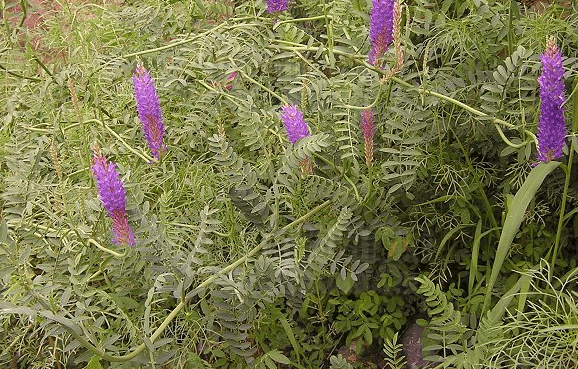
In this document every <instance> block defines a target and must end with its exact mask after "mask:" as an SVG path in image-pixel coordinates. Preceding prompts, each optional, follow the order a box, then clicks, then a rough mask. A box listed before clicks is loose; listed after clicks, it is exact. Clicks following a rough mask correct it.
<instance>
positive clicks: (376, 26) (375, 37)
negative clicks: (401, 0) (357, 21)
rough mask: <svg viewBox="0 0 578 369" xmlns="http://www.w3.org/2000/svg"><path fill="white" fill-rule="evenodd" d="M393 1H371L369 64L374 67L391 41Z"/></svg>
mask: <svg viewBox="0 0 578 369" xmlns="http://www.w3.org/2000/svg"><path fill="white" fill-rule="evenodd" d="M394 3H395V0H373V8H372V9H371V18H370V25H369V40H370V41H371V50H370V51H369V63H370V64H373V65H375V62H376V61H377V59H379V58H380V57H382V56H383V54H385V52H386V51H387V48H388V45H389V44H390V43H391V41H392V40H393V5H394Z"/></svg>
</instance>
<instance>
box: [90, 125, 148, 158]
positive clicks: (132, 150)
mask: <svg viewBox="0 0 578 369" xmlns="http://www.w3.org/2000/svg"><path fill="white" fill-rule="evenodd" d="M92 122H94V123H99V124H101V125H102V126H103V127H104V128H105V129H106V130H108V131H109V132H110V134H112V135H113V136H114V137H115V138H116V139H117V140H119V141H120V142H121V143H122V144H123V146H124V147H126V148H127V149H128V150H129V151H130V152H132V153H133V154H135V155H136V156H138V157H139V158H141V159H143V160H144V161H146V162H147V163H156V162H158V160H157V159H155V158H152V157H150V156H148V155H146V154H143V153H141V152H139V151H137V150H136V149H133V148H132V146H130V145H129V144H128V143H126V141H125V140H123V139H122V137H120V136H119V135H118V133H116V132H115V131H114V130H113V129H112V128H110V127H109V126H108V125H106V124H104V122H103V121H100V120H98V119H89V120H85V121H84V122H83V123H92Z"/></svg>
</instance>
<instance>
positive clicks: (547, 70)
mask: <svg viewBox="0 0 578 369" xmlns="http://www.w3.org/2000/svg"><path fill="white" fill-rule="evenodd" d="M540 60H541V61H542V75H540V77H538V83H539V84H540V101H541V105H540V120H539V122H538V153H537V155H536V157H537V158H538V160H540V161H541V162H543V163H547V162H549V161H551V160H554V159H557V158H560V157H562V148H563V147H564V140H565V138H566V122H565V121H564V110H563V108H562V104H563V103H564V100H565V99H566V96H565V93H564V68H563V67H562V55H561V54H560V50H558V47H557V46H556V40H555V39H554V37H550V38H548V41H547V42H546V51H545V52H544V54H542V55H540Z"/></svg>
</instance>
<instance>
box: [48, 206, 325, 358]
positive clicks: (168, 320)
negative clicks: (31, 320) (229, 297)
mask: <svg viewBox="0 0 578 369" xmlns="http://www.w3.org/2000/svg"><path fill="white" fill-rule="evenodd" d="M329 204H331V200H327V201H325V202H324V203H322V204H320V205H318V206H316V207H315V208H313V209H311V210H310V211H309V212H308V213H307V214H305V215H303V216H301V217H299V218H297V219H295V220H294V221H292V222H291V223H289V224H287V225H286V226H284V227H283V228H282V229H281V231H280V232H278V233H276V234H271V235H269V237H266V238H265V239H264V240H263V241H261V243H260V244H259V245H257V246H255V247H254V248H253V249H251V250H250V251H249V253H247V254H246V255H245V256H243V257H241V258H240V259H238V260H237V261H235V262H234V263H231V264H229V265H227V266H226V267H224V268H222V269H221V270H220V271H219V272H218V273H216V274H213V275H212V276H210V277H209V278H207V279H205V281H204V282H203V283H201V284H199V285H198V286H197V287H196V288H195V289H194V290H193V291H198V290H201V289H203V288H206V287H208V286H209V285H210V284H211V283H213V282H214V281H215V280H217V279H218V278H219V277H220V276H222V275H224V274H227V273H229V272H231V271H232V270H233V269H235V268H236V267H238V266H239V265H241V264H244V263H246V262H247V261H248V260H249V259H250V258H251V257H252V256H254V255H255V254H256V253H258V252H259V251H260V250H261V249H262V248H263V247H265V246H266V245H267V242H268V241H269V239H270V238H271V237H273V236H278V235H279V233H283V232H285V231H286V230H288V229H289V228H291V227H293V226H294V225H296V224H300V223H303V222H304V221H306V220H307V219H309V218H310V217H312V216H313V215H315V214H317V213H318V212H319V211H321V210H323V209H324V208H326V207H327V206H329ZM187 302H188V301H187V300H186V299H181V301H180V302H179V304H178V305H177V306H175V308H174V309H173V310H172V311H171V312H170V313H169V315H167V316H166V318H165V319H164V320H163V322H162V323H161V324H160V325H159V326H158V328H157V329H156V330H155V331H154V332H153V334H152V335H151V336H150V338H149V341H150V343H154V342H155V341H156V340H157V339H158V338H159V337H160V335H161V334H162V333H163V332H164V330H165V329H166V328H167V327H168V325H169V324H170V323H171V321H172V320H173V319H174V318H175V317H176V316H177V314H178V313H179V312H180V311H181V310H182V309H183V308H184V307H185V306H186V305H187ZM45 317H46V318H48V319H50V320H52V321H54V322H56V323H59V324H61V325H62V327H63V328H64V329H66V330H67V331H68V332H69V333H70V334H71V335H72V336H73V337H74V338H75V339H76V340H77V341H78V342H79V343H80V344H81V345H82V346H83V347H84V348H86V349H87V350H89V351H90V352H92V353H93V354H95V355H97V356H99V357H100V358H102V359H104V360H107V361H110V362H117V361H129V360H131V359H133V358H135V357H136V356H137V355H139V354H140V353H141V352H143V351H144V350H145V349H146V345H145V344H144V343H141V344H140V345H138V346H137V347H136V348H134V349H133V350H132V351H131V352H130V353H128V354H125V355H120V356H115V355H110V354H107V353H106V352H105V351H104V350H103V349H101V348H98V347H96V346H94V345H93V344H92V343H90V342H89V341H88V340H87V339H86V338H84V337H83V336H82V335H81V334H80V333H78V329H74V328H72V327H71V324H74V325H75V326H76V327H78V325H77V324H76V323H73V322H72V321H70V320H69V319H66V318H63V317H59V316H53V315H49V316H45ZM65 320H66V322H65Z"/></svg>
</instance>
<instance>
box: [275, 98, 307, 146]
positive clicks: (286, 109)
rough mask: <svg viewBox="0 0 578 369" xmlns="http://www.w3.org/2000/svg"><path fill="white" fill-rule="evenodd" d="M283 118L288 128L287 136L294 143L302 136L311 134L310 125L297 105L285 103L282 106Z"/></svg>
mask: <svg viewBox="0 0 578 369" xmlns="http://www.w3.org/2000/svg"><path fill="white" fill-rule="evenodd" d="M281 119H283V124H284V125H285V129H286V130H287V138H289V141H291V143H292V144H293V145H295V143H296V142H297V140H299V139H300V138H302V137H306V136H309V127H308V126H307V123H305V120H304V119H303V113H302V112H301V111H299V109H297V106H295V105H285V106H283V107H282V108H281Z"/></svg>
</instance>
